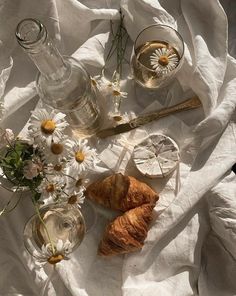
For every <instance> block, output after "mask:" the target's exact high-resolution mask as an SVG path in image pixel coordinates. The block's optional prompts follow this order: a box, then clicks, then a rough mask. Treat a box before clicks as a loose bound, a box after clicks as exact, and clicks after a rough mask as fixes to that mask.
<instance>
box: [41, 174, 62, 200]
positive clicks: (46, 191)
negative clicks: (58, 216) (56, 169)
mask: <svg viewBox="0 0 236 296" xmlns="http://www.w3.org/2000/svg"><path fill="white" fill-rule="evenodd" d="M65 186H66V180H65V178H63V177H61V176H47V178H44V179H43V181H42V182H41V184H40V185H39V187H38V188H37V191H38V192H40V193H41V194H42V198H45V199H47V198H50V199H53V200H57V199H58V198H60V197H61V196H62V195H63V194H64V192H63V190H64V188H65Z"/></svg>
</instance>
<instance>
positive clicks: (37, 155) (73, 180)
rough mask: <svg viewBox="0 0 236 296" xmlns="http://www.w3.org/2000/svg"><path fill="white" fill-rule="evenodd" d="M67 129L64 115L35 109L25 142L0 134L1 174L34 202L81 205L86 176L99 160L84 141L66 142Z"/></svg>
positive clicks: (70, 139)
mask: <svg viewBox="0 0 236 296" xmlns="http://www.w3.org/2000/svg"><path fill="white" fill-rule="evenodd" d="M67 127H68V123H67V122H66V120H65V114H63V113H56V112H55V111H47V110H46V109H37V110H36V111H33V112H32V115H31V118H30V120H29V127H28V135H27V137H26V139H27V140H25V139H19V138H15V137H14V136H13V135H12V133H10V131H9V130H6V131H2V135H1V138H2V140H4V143H5V144H4V145H5V149H4V151H5V152H4V153H5V154H4V155H3V154H2V157H1V160H0V166H1V168H2V171H3V172H4V173H5V175H6V177H7V179H9V180H10V181H12V182H13V183H14V184H15V185H17V186H18V188H20V187H21V186H27V187H28V188H29V189H30V190H31V192H32V193H33V198H34V199H35V200H34V201H38V200H39V201H40V202H41V203H43V204H48V203H51V202H68V203H71V204H72V203H76V204H77V205H78V206H80V204H81V203H83V201H84V191H85V185H86V183H87V182H88V181H89V179H88V174H89V172H90V171H91V170H94V169H96V166H97V163H98V162H99V158H98V156H97V153H96V151H95V149H91V148H90V147H89V146H88V141H87V140H85V139H72V138H69V137H68V135H67V134H66V133H65V129H66V128H67ZM2 143H3V142H2ZM4 145H2V146H4ZM0 148H1V147H0Z"/></svg>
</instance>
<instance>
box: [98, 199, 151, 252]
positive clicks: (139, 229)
mask: <svg viewBox="0 0 236 296" xmlns="http://www.w3.org/2000/svg"><path fill="white" fill-rule="evenodd" d="M153 207H154V204H143V205H142V206H139V207H136V208H134V209H131V210H129V211H127V212H126V213H124V214H123V215H122V216H119V217H117V218H116V219H115V220H114V221H113V222H111V223H109V224H108V226H107V227H106V230H105V233H104V236H103V239H102V241H101V242H100V245H99V248H98V255H101V256H112V255H117V254H124V253H130V252H134V251H137V250H139V249H141V248H142V246H143V245H144V240H145V238H146V237H147V232H148V226H149V224H150V222H151V221H152V210H153Z"/></svg>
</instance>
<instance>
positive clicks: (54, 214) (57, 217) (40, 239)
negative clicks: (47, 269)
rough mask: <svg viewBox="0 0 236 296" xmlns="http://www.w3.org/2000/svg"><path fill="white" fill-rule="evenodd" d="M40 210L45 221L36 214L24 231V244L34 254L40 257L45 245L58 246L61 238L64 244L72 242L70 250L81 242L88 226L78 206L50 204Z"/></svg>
mask: <svg viewBox="0 0 236 296" xmlns="http://www.w3.org/2000/svg"><path fill="white" fill-rule="evenodd" d="M39 212H40V216H41V219H42V220H43V223H42V220H41V219H40V218H39V215H38V214H35V215H33V216H32V217H31V218H30V219H29V220H28V222H27V223H26V225H25V228H24V233H23V236H24V245H25V247H26V249H27V251H28V252H29V253H30V254H31V255H32V256H34V257H39V256H40V254H42V252H43V246H46V245H48V244H53V245H54V246H55V247H56V246H57V244H58V241H59V240H61V241H62V242H63V244H65V243H66V242H69V243H70V252H72V251H74V250H75V249H76V248H77V247H78V246H79V245H80V244H81V242H82V240H83V238H84V235H85V231H86V229H85V228H86V227H85V221H84V217H83V215H82V213H81V211H80V210H79V209H78V207H72V206H71V205H69V204H67V203H61V204H49V205H47V206H44V207H42V208H41V209H40V210H39ZM45 226H46V227H45ZM35 254H36V255H35ZM43 255H44V254H42V256H43Z"/></svg>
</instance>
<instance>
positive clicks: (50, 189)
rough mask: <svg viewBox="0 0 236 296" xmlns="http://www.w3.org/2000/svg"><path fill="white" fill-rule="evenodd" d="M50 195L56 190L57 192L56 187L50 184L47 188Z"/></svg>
mask: <svg viewBox="0 0 236 296" xmlns="http://www.w3.org/2000/svg"><path fill="white" fill-rule="evenodd" d="M45 190H46V191H47V192H48V193H50V192H53V191H54V190H55V187H54V185H53V184H52V183H51V184H48V185H47V186H46V189H45Z"/></svg>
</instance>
